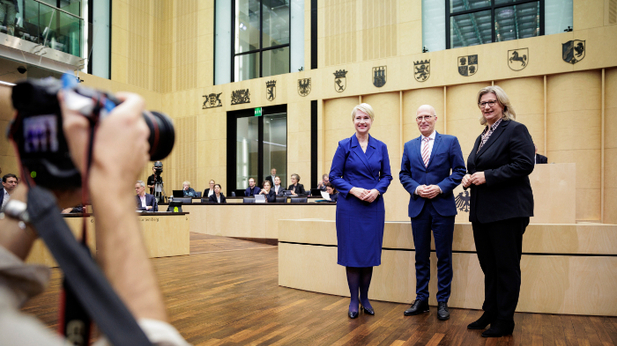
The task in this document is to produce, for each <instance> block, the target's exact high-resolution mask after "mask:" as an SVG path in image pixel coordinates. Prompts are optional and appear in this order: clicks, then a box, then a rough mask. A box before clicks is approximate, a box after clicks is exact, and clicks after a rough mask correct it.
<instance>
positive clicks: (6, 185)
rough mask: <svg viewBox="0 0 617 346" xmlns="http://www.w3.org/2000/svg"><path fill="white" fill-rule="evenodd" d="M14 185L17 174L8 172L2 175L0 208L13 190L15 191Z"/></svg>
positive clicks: (15, 184)
mask: <svg viewBox="0 0 617 346" xmlns="http://www.w3.org/2000/svg"><path fill="white" fill-rule="evenodd" d="M16 186H17V176H16V175H15V174H12V173H9V174H5V175H4V176H3V177H2V189H0V208H2V207H4V205H5V204H6V202H8V201H9V198H10V197H11V195H12V194H13V191H15V187H16Z"/></svg>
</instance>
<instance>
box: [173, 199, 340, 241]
mask: <svg viewBox="0 0 617 346" xmlns="http://www.w3.org/2000/svg"><path fill="white" fill-rule="evenodd" d="M182 210H183V211H185V212H189V213H190V214H191V218H190V230H191V232H197V233H205V234H211V235H220V236H225V237H236V238H249V239H270V240H278V238H279V223H278V220H279V219H306V218H310V219H325V220H334V219H335V215H336V204H334V203H299V204H275V203H267V204H236V203H230V204H229V203H228V204H185V205H183V206H182Z"/></svg>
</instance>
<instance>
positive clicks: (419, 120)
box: [416, 115, 434, 122]
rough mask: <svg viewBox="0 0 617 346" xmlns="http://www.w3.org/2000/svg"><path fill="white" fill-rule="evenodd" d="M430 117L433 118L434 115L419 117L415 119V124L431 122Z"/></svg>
mask: <svg viewBox="0 0 617 346" xmlns="http://www.w3.org/2000/svg"><path fill="white" fill-rule="evenodd" d="M432 117H434V115H424V116H423V115H419V116H417V117H416V121H417V122H421V121H422V120H426V121H429V120H431V118H432Z"/></svg>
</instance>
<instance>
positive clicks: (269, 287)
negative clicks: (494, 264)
mask: <svg viewBox="0 0 617 346" xmlns="http://www.w3.org/2000/svg"><path fill="white" fill-rule="evenodd" d="M153 263H154V265H155V268H156V271H157V274H158V276H159V280H160V283H161V288H162V290H163V294H164V296H165V300H166V304H167V306H168V312H169V316H170V321H171V323H172V324H173V325H174V326H175V327H176V328H178V330H179V331H180V333H181V334H182V335H183V336H184V337H185V338H186V339H187V341H189V342H190V343H192V344H194V345H260V344H262V345H617V318H616V317H611V318H609V317H593V316H567V315H543V314H524V313H517V314H516V315H515V322H516V328H515V329H514V335H513V336H510V337H503V338H496V339H495V338H494V339H484V338H482V337H480V331H471V330H467V329H466V326H467V324H468V323H470V322H472V321H473V320H475V319H477V318H478V317H480V315H481V312H480V311H478V310H463V309H451V316H452V317H451V318H450V320H448V321H445V322H441V321H438V320H437V317H436V311H435V307H431V312H430V313H428V314H424V315H421V316H412V317H404V316H403V311H404V310H405V309H406V308H407V307H408V305H403V304H394V303H385V302H377V301H374V302H373V307H374V309H375V311H376V315H375V316H365V315H362V314H361V315H360V317H359V318H358V319H356V320H349V319H348V318H347V308H348V304H349V301H348V298H343V297H337V296H330V295H324V294H317V293H311V292H304V291H299V290H295V289H289V288H284V287H279V286H278V284H277V283H278V279H277V266H278V264H277V248H276V246H271V245H264V244H259V243H254V242H250V241H246V240H238V239H230V238H224V237H215V236H208V235H203V234H191V255H190V256H177V257H167V258H157V259H153ZM59 276H60V273H59V271H58V270H54V271H53V276H52V281H51V283H50V286H49V288H48V289H47V291H46V292H45V293H44V294H42V295H41V296H39V297H36V298H35V299H33V300H32V301H31V302H29V303H28V304H27V305H26V306H25V307H24V308H23V310H24V311H26V312H28V313H31V314H34V315H36V316H37V317H38V318H40V319H41V320H43V322H44V323H46V324H47V325H49V326H50V328H55V324H56V323H57V297H58V286H59V281H60V279H59ZM0 339H1V338H0ZM0 344H1V342H0Z"/></svg>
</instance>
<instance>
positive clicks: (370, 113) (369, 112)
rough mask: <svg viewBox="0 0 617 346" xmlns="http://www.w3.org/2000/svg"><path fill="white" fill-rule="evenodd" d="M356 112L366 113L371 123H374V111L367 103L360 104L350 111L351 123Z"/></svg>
mask: <svg viewBox="0 0 617 346" xmlns="http://www.w3.org/2000/svg"><path fill="white" fill-rule="evenodd" d="M357 111H362V112H364V113H366V114H367V115H368V116H369V117H370V118H371V120H372V121H375V111H373V107H371V105H369V104H368V103H361V104H359V105H357V106H355V107H354V108H353V110H352V111H351V121H353V120H354V119H355V118H356V112H357Z"/></svg>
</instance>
